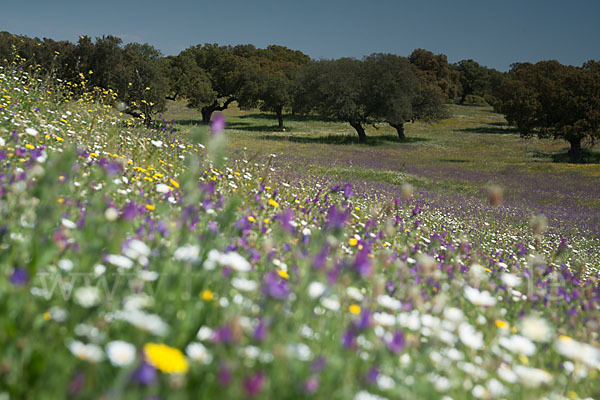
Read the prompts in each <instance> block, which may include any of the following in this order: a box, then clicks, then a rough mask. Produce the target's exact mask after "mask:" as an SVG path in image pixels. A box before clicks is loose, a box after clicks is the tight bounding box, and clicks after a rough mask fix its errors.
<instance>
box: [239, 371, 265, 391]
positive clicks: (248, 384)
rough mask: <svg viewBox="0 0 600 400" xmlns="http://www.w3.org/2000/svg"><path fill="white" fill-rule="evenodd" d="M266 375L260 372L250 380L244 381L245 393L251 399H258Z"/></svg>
mask: <svg viewBox="0 0 600 400" xmlns="http://www.w3.org/2000/svg"><path fill="white" fill-rule="evenodd" d="M265 379H266V374H265V373H264V372H263V371H259V372H257V373H256V374H254V375H252V376H251V377H249V378H246V379H245V380H244V383H243V386H244V392H245V393H246V395H247V396H249V397H256V396H258V395H259V394H260V392H261V391H262V389H263V386H264V384H265Z"/></svg>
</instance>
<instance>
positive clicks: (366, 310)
mask: <svg viewBox="0 0 600 400" xmlns="http://www.w3.org/2000/svg"><path fill="white" fill-rule="evenodd" d="M81 78H82V80H81V81H80V82H57V81H52V80H46V79H40V78H38V75H36V73H35V71H24V70H22V69H20V68H19V67H18V66H16V65H14V66H12V67H5V68H3V69H1V70H0V164H1V165H2V169H1V171H0V213H1V218H0V265H1V267H0V311H1V312H0V348H1V352H0V399H23V398H26V399H56V398H64V397H67V396H69V397H72V398H82V399H83V398H86V399H87V398H106V399H113V398H114V399H140V398H163V399H187V398H230V399H237V398H277V399H285V398H289V399H297V398H317V399H318V398H327V399H356V400H366V399H399V398H401V399H422V398H426V399H429V398H440V399H463V398H477V399H496V398H498V399H500V398H519V399H538V398H547V399H563V398H568V399H577V398H594V397H598V396H600V381H599V376H598V372H599V370H600V348H599V337H598V332H599V330H600V310H599V307H600V306H599V302H600V286H599V280H598V278H599V277H600V276H599V273H598V265H599V259H600V257H599V256H600V254H599V251H598V247H597V246H596V244H597V242H596V241H595V239H593V238H592V237H591V236H586V235H579V234H572V235H571V236H568V235H566V234H565V233H564V232H553V231H552V229H550V230H548V219H547V218H546V217H544V216H541V215H540V216H536V217H535V218H533V219H531V220H530V219H529V216H527V217H525V216H524V215H523V216H522V218H523V219H524V221H523V222H524V223H522V224H521V225H518V224H517V225H514V224H512V223H508V222H504V220H503V219H501V218H499V219H497V220H485V219H483V218H484V215H485V216H489V214H480V213H479V211H477V210H472V212H471V213H470V215H469V216H470V218H466V216H468V215H467V214H469V209H467V210H466V212H464V210H463V212H462V214H459V213H457V214H455V213H453V212H449V211H446V212H444V209H443V208H436V207H432V206H430V204H429V202H428V201H431V200H432V199H427V198H423V197H419V196H417V195H418V193H417V190H415V189H413V188H414V187H415V186H417V185H418V183H419V182H412V185H411V184H410V183H411V182H409V181H410V179H409V177H407V179H406V182H403V181H402V179H401V178H402V175H395V176H394V179H398V180H399V181H398V182H396V181H394V182H392V183H393V184H395V185H396V187H397V188H398V189H399V190H397V191H396V192H397V195H396V196H394V195H390V196H380V197H379V199H375V198H374V197H373V196H372V195H371V194H370V192H369V190H367V189H365V188H363V187H361V186H360V185H356V184H355V185H352V184H347V183H348V182H349V181H350V180H344V175H343V174H330V175H324V174H315V175H319V176H318V179H311V177H310V176H307V175H306V176H304V175H297V176H296V175H292V174H290V173H289V170H286V171H284V170H283V165H282V166H281V169H280V167H279V165H281V162H278V161H277V160H276V158H277V157H268V156H261V157H254V152H253V151H251V149H249V150H248V151H247V152H245V153H244V152H238V153H236V154H238V155H239V157H235V158H234V157H228V156H227V155H228V154H231V153H230V152H227V143H226V142H227V136H228V135H229V134H230V133H228V132H229V131H223V129H224V127H225V124H226V121H224V119H223V118H222V117H217V118H215V120H214V121H213V124H212V126H211V127H210V128H209V127H200V128H197V129H192V130H191V131H190V133H188V134H185V135H183V134H181V133H180V132H179V131H177V130H176V129H175V128H174V127H173V125H172V124H170V123H168V122H166V121H156V122H155V124H154V126H153V128H146V127H144V126H141V125H139V124H137V123H135V121H131V120H129V119H127V118H125V117H123V116H122V115H120V114H119V112H118V110H117V109H116V108H115V107H113V106H114V102H115V98H116V95H115V94H114V93H112V92H110V91H103V90H97V89H93V88H85V89H86V93H87V94H86V95H85V96H83V98H81V99H79V100H77V99H75V98H74V97H73V96H72V95H71V94H70V91H71V90H73V88H77V89H78V90H77V91H79V89H81V85H83V86H84V87H85V77H84V76H83V77H81ZM351 172H354V173H356V171H351ZM398 177H399V178H398ZM319 182H320V183H319ZM387 183H389V182H387ZM413 185H415V186H413ZM494 190H495V189H494V188H492V189H491V191H490V201H491V203H492V205H493V204H494V203H495V202H497V201H499V200H500V199H499V197H500V196H501V193H495V192H494ZM496 197H498V198H496ZM433 200H435V199H433ZM467 207H468V205H467ZM490 207H491V206H490ZM449 210H450V209H449ZM517 216H518V215H517ZM463 217H464V218H463ZM478 218H479V220H478ZM504 224H506V226H505V225H504ZM486 227H487V228H486Z"/></svg>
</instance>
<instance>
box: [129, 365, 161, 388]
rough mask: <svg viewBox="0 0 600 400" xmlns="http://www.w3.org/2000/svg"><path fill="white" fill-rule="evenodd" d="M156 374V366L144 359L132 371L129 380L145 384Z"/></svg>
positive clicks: (152, 380) (154, 377)
mask: <svg viewBox="0 0 600 400" xmlns="http://www.w3.org/2000/svg"><path fill="white" fill-rule="evenodd" d="M156 375H157V373H156V368H154V367H153V366H152V365H150V364H148V363H147V362H146V361H142V363H141V364H140V366H139V367H138V368H137V369H136V370H135V371H134V372H133V375H131V380H132V381H134V382H136V383H139V384H140V385H144V386H147V385H150V384H152V383H153V382H154V381H155V380H156Z"/></svg>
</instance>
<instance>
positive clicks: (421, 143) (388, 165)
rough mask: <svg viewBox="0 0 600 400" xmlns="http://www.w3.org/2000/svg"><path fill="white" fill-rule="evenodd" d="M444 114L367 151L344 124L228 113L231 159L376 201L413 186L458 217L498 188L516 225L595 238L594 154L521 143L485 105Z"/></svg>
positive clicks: (184, 123) (179, 115)
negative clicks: (547, 226)
mask: <svg viewBox="0 0 600 400" xmlns="http://www.w3.org/2000/svg"><path fill="white" fill-rule="evenodd" d="M450 109H451V115H452V117H451V118H449V119H446V120H443V121H441V122H438V123H434V124H427V123H419V122H417V123H414V124H412V123H411V124H407V125H406V134H407V139H405V140H403V141H399V140H398V137H397V135H396V132H395V130H394V129H392V128H391V127H389V126H387V125H385V124H378V125H369V126H368V127H367V129H366V132H367V135H368V138H369V139H368V143H367V144H366V145H361V144H359V143H358V138H357V135H356V133H355V132H354V130H353V129H352V128H351V127H350V125H349V124H346V123H338V122H329V121H322V120H319V119H317V118H312V117H305V116H293V115H287V116H286V118H285V131H283V132H282V131H279V130H278V128H277V119H276V116H275V115H274V114H269V113H261V112H258V111H256V110H250V111H242V110H239V109H238V108H236V107H233V108H231V109H229V110H226V111H225V113H224V114H225V117H226V119H227V130H226V132H227V134H228V135H227V136H228V147H229V150H230V151H231V153H232V154H233V155H234V156H236V157H242V156H245V157H259V158H261V159H265V158H268V156H269V155H275V156H276V157H275V158H274V159H273V164H274V165H277V166H279V167H281V168H280V169H279V171H280V174H281V175H282V176H280V178H281V179H282V180H288V181H293V180H297V179H299V178H306V177H311V178H313V179H320V180H328V181H339V182H343V181H349V182H352V183H354V184H356V185H358V186H359V187H362V188H363V190H364V191H365V192H369V193H371V194H375V195H381V196H387V195H391V196H397V195H398V185H400V184H402V183H405V182H409V183H411V184H412V185H413V186H414V187H416V189H417V190H418V191H419V192H420V194H421V196H422V197H423V198H425V199H426V200H428V201H429V202H430V203H431V204H433V205H434V206H437V207H440V208H444V209H452V210H454V211H455V212H457V213H461V212H462V210H461V207H460V203H464V202H469V203H475V204H470V207H469V208H468V211H466V212H465V213H466V214H470V213H472V206H473V205H476V206H478V207H479V208H480V209H481V208H486V207H485V206H486V193H487V188H488V187H489V186H490V185H492V184H493V185H499V186H500V187H502V188H503V189H504V200H505V202H504V206H503V207H502V210H500V212H501V213H504V214H507V213H508V214H510V216H511V217H512V218H513V220H514V221H515V222H516V223H519V222H522V221H524V220H527V219H528V218H529V216H530V215H533V214H539V213H543V214H546V215H547V216H548V217H549V219H550V221H551V226H552V227H553V228H555V229H558V230H559V231H563V232H564V231H570V230H571V228H572V227H573V226H574V225H576V226H577V227H579V228H582V229H583V230H584V231H586V232H587V233H590V234H591V235H593V236H595V237H597V236H598V234H599V233H600V230H599V226H600V164H598V162H599V161H600V157H599V156H600V153H598V147H597V146H596V147H595V148H590V149H589V150H590V151H588V152H587V153H586V161H587V163H585V164H571V163H568V159H567V157H566V152H567V150H568V143H566V142H563V141H552V140H540V139H536V138H533V139H524V138H521V137H520V136H519V134H518V132H517V131H516V130H515V129H514V128H512V127H510V126H508V124H507V123H506V120H505V119H504V118H503V116H502V115H500V114H497V113H495V112H494V111H493V110H492V109H491V108H490V107H478V106H459V105H451V106H450ZM164 117H165V118H166V119H168V120H174V121H175V125H176V126H177V127H178V129H180V130H181V132H186V131H188V130H189V129H190V127H192V126H194V125H196V124H200V119H199V118H200V117H199V113H198V112H197V111H195V110H191V109H189V108H187V107H185V103H183V102H171V103H170V104H169V108H168V111H167V112H166V113H165V114H164ZM484 211H485V212H488V211H489V210H484ZM497 211H498V210H496V212H497ZM573 222H576V223H575V224H574V223H573Z"/></svg>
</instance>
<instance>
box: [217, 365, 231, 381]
mask: <svg viewBox="0 0 600 400" xmlns="http://www.w3.org/2000/svg"><path fill="white" fill-rule="evenodd" d="M217 379H218V381H219V383H220V384H221V385H223V386H227V385H229V383H231V371H230V370H229V368H227V364H225V363H224V362H221V364H220V365H219V372H218V373H217Z"/></svg>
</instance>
